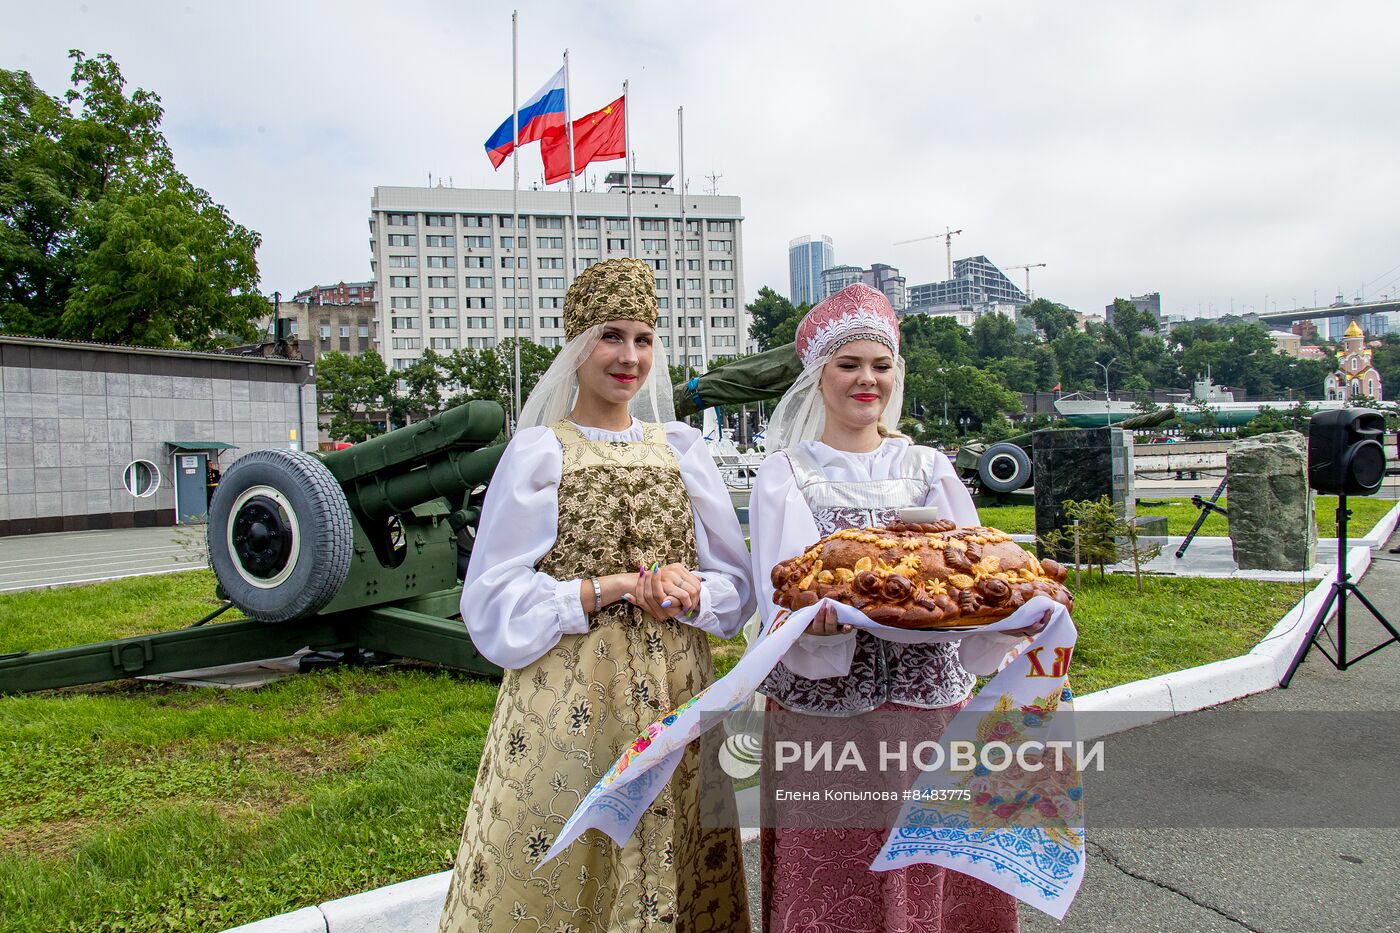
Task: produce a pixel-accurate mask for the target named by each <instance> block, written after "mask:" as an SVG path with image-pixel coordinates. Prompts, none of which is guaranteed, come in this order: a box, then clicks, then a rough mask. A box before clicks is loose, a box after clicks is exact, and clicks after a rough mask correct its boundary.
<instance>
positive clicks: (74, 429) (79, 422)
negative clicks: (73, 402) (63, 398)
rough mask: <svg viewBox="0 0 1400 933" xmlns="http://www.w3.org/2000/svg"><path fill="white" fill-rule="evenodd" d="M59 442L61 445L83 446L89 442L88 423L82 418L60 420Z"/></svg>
mask: <svg viewBox="0 0 1400 933" xmlns="http://www.w3.org/2000/svg"><path fill="white" fill-rule="evenodd" d="M58 440H59V443H61V444H81V443H83V442H84V441H86V440H87V422H86V421H84V420H83V419H81V418H60V419H59V421H58Z"/></svg>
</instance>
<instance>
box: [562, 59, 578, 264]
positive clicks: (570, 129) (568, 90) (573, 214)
mask: <svg viewBox="0 0 1400 933" xmlns="http://www.w3.org/2000/svg"><path fill="white" fill-rule="evenodd" d="M572 93H573V89H572V86H571V85H570V83H569V50H568V49H565V50H564V133H565V134H566V136H567V139H566V140H565V142H567V143H568V144H569V223H570V225H571V226H572V228H573V229H572V232H571V234H570V237H569V246H570V251H571V252H572V255H573V260H572V264H571V265H570V266H569V283H570V284H572V283H573V281H574V279H575V278H577V277H578V199H577V197H576V196H575V194H574V111H573V107H572V106H571V104H570V103H569V101H570V98H571V96H572Z"/></svg>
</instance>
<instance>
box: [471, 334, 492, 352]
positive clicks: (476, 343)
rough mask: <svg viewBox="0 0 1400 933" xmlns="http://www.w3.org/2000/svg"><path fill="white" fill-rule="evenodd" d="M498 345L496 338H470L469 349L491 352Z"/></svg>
mask: <svg viewBox="0 0 1400 933" xmlns="http://www.w3.org/2000/svg"><path fill="white" fill-rule="evenodd" d="M495 345H496V338H495V337H468V338H467V347H468V348H469V349H472V350H489V349H490V348H491V347H494V346H495Z"/></svg>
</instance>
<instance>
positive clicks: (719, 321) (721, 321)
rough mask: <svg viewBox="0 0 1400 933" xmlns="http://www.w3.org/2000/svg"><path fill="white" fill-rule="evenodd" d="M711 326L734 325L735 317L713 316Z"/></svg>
mask: <svg viewBox="0 0 1400 933" xmlns="http://www.w3.org/2000/svg"><path fill="white" fill-rule="evenodd" d="M710 326H711V327H733V326H734V318H732V317H711V318H710Z"/></svg>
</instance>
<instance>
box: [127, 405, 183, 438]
mask: <svg viewBox="0 0 1400 933" xmlns="http://www.w3.org/2000/svg"><path fill="white" fill-rule="evenodd" d="M133 401H135V399H133ZM163 424H164V422H161V421H148V420H144V419H143V420H139V421H138V420H135V419H133V420H132V422H131V442H132V443H133V444H137V443H141V442H151V441H164V440H174V438H166V437H162V436H161V435H162V434H163V433H164V432H163V431H162V430H161V427H162V425H163Z"/></svg>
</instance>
